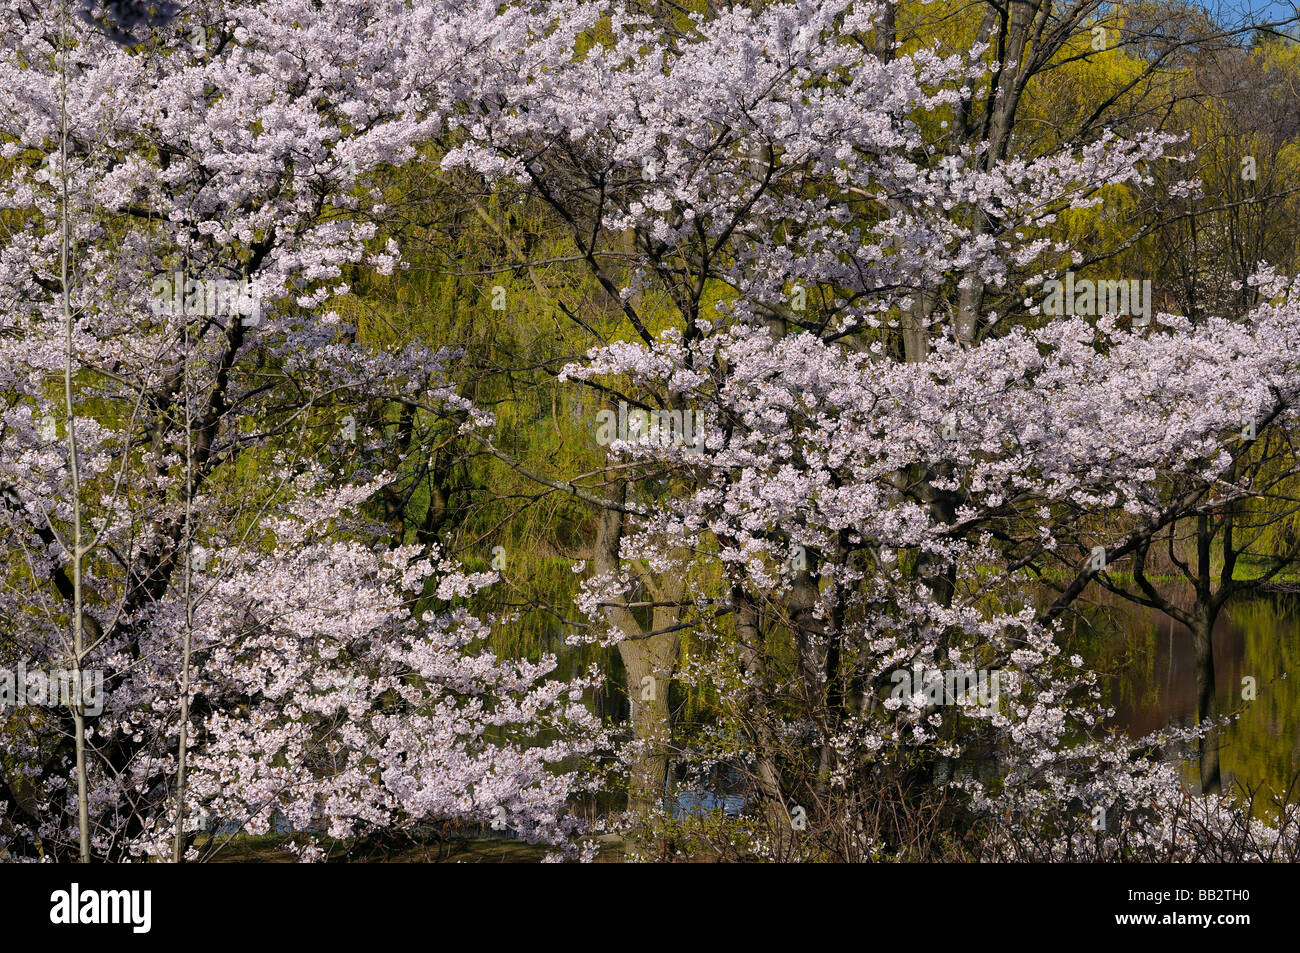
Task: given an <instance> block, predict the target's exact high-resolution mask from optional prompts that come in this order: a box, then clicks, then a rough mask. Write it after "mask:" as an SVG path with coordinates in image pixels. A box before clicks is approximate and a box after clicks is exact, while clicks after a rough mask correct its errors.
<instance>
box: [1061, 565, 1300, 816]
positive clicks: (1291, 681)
mask: <svg viewBox="0 0 1300 953" xmlns="http://www.w3.org/2000/svg"><path fill="white" fill-rule="evenodd" d="M1186 599H1187V603H1188V605H1189V606H1190V604H1191V593H1190V590H1189V591H1188V592H1187V593H1186ZM1074 625H1075V629H1074V631H1075V634H1076V635H1079V636H1084V638H1085V639H1086V640H1087V641H1088V642H1089V643H1090V644H1091V646H1092V651H1091V652H1089V653H1088V654H1089V655H1090V656H1091V658H1092V660H1093V662H1094V664H1095V665H1096V667H1097V669H1098V670H1099V671H1100V672H1102V673H1103V675H1104V676H1106V677H1105V685H1106V688H1107V692H1108V695H1107V700H1108V701H1109V703H1110V704H1111V706H1112V707H1114V708H1115V712H1116V714H1115V721H1116V722H1117V723H1118V724H1119V725H1120V726H1121V727H1123V728H1124V730H1125V731H1126V732H1127V733H1128V734H1130V735H1132V736H1134V737H1136V736H1140V735H1143V734H1145V733H1147V732H1149V731H1154V730H1157V729H1159V728H1162V727H1164V726H1166V725H1171V724H1174V725H1194V724H1195V723H1196V666H1195V656H1194V653H1193V648H1192V637H1191V633H1190V632H1188V631H1187V629H1186V628H1184V627H1183V626H1182V625H1180V624H1179V623H1177V622H1173V621H1172V620H1170V619H1169V618H1168V617H1167V616H1165V615H1164V614H1163V613H1161V612H1157V611H1154V610H1150V609H1147V608H1145V607H1143V606H1138V605H1134V604H1132V603H1128V602H1125V601H1123V600H1121V599H1119V598H1118V597H1111V598H1108V599H1106V600H1102V601H1099V602H1098V603H1097V604H1096V606H1095V607H1094V610H1093V611H1089V612H1088V613H1087V614H1086V617H1085V618H1084V619H1082V620H1079V621H1076V623H1075V624H1074ZM1089 629H1091V630H1092V631H1091V632H1089V631H1087V630H1089ZM1214 667H1215V685H1216V688H1217V694H1218V702H1219V711H1220V712H1222V713H1225V714H1226V713H1229V712H1233V713H1237V714H1238V715H1239V717H1238V718H1237V719H1236V720H1235V721H1234V722H1233V723H1232V725H1231V726H1230V727H1229V728H1228V729H1227V730H1226V731H1225V732H1224V734H1223V736H1222V740H1221V749H1220V750H1221V768H1222V772H1223V786H1224V791H1225V792H1226V791H1228V790H1229V787H1230V785H1233V783H1234V782H1240V783H1241V784H1244V785H1247V786H1256V785H1262V786H1263V788H1264V789H1265V790H1266V791H1267V792H1270V793H1277V792H1281V791H1285V790H1286V789H1287V787H1288V785H1290V784H1291V783H1292V780H1293V778H1294V776H1295V774H1296V772H1297V771H1300V596H1297V595H1295V594H1277V595H1269V596H1259V597H1254V598H1249V599H1245V598H1243V599H1239V600H1237V601H1235V602H1230V603H1229V604H1228V605H1227V606H1226V607H1225V608H1224V610H1223V612H1222V613H1221V614H1220V616H1219V619H1218V623H1217V625H1216V627H1215V630H1214ZM1247 678H1253V679H1254V691H1255V698H1254V699H1253V700H1249V699H1247V698H1245V697H1243V695H1248V694H1249V691H1248V690H1247V685H1248V683H1247V682H1245V681H1244V680H1245V679H1247ZM1189 777H1191V778H1193V779H1194V778H1195V773H1194V772H1190V773H1189ZM1297 794H1300V790H1298V791H1297Z"/></svg>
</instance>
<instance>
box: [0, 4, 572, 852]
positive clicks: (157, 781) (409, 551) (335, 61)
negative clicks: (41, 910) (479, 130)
mask: <svg viewBox="0 0 1300 953" xmlns="http://www.w3.org/2000/svg"><path fill="white" fill-rule="evenodd" d="M126 6H127V7H130V6H131V5H126ZM121 7H123V5H120V4H118V5H114V4H109V5H106V6H91V7H87V8H86V9H81V8H78V7H77V6H75V5H73V4H62V5H55V6H53V7H51V6H50V5H46V4H28V3H20V4H11V5H9V6H8V7H6V8H5V10H4V12H3V14H0V15H2V16H3V33H4V39H3V40H0V72H3V75H4V91H3V93H0V97H3V101H4V102H3V112H4V116H5V118H4V120H2V122H3V124H4V126H3V131H0V141H2V145H0V153H2V154H3V156H4V168H3V181H2V183H0V196H2V198H0V202H2V203H3V205H4V208H5V211H6V215H7V216H8V220H9V222H10V226H11V227H10V228H9V229H8V230H7V231H6V235H5V240H4V250H3V253H2V254H0V257H3V259H4V264H3V266H0V288H2V289H3V290H2V291H0V296H2V297H3V299H4V301H5V307H4V314H3V318H2V319H0V328H2V337H0V350H3V359H2V360H0V366H2V367H3V371H2V372H0V374H2V375H3V381H2V382H0V392H3V395H4V404H3V409H2V410H0V457H2V458H3V463H0V488H2V489H3V500H4V504H3V506H2V507H0V521H3V526H4V535H5V537H6V539H7V541H8V543H7V546H6V555H5V561H4V567H5V569H4V572H5V577H6V585H5V587H4V593H3V595H2V596H0V618H3V620H4V621H3V628H4V631H5V633H6V636H5V640H4V643H3V651H4V655H5V662H6V664H7V666H8V667H11V668H12V665H13V663H17V662H19V661H24V660H25V661H26V664H27V665H28V666H29V667H30V668H36V667H42V668H46V669H49V670H55V669H71V670H73V671H76V672H85V673H89V672H98V673H101V674H102V675H103V677H104V680H105V697H104V700H103V704H102V707H101V706H98V705H97V706H95V708H96V709H97V710H93V711H92V710H90V709H89V708H88V706H87V705H86V704H83V703H82V702H81V700H77V701H76V702H74V703H72V704H70V705H65V706H53V707H49V706H47V707H44V708H23V709H18V710H17V711H15V712H14V713H12V715H6V716H5V720H4V722H3V729H2V734H0V737H3V739H4V741H3V751H4V762H3V765H4V766H3V772H4V776H5V782H6V789H5V790H4V791H3V796H2V797H0V801H3V809H4V823H3V826H0V847H2V848H3V850H4V851H5V852H6V853H7V854H8V855H10V856H18V857H27V856H38V855H39V856H44V857H55V858H63V857H76V856H80V857H81V859H83V860H85V859H90V858H133V857H141V856H171V857H173V858H174V859H177V860H179V859H182V858H184V857H188V858H195V857H199V856H206V854H207V853H210V852H211V850H213V849H214V848H215V846H216V842H215V841H208V842H206V844H207V846H206V847H205V848H204V849H203V850H200V848H199V847H196V846H195V844H194V841H195V834H196V832H197V831H198V830H199V829H200V828H201V827H202V826H203V822H204V819H205V818H206V819H208V820H209V821H210V822H211V823H212V824H219V825H220V828H219V829H222V830H244V831H254V832H256V831H265V830H267V829H269V825H271V824H272V823H273V821H279V820H283V821H285V822H287V823H288V824H289V825H290V826H291V827H292V829H293V830H294V831H295V832H296V833H297V839H296V840H295V842H294V843H295V846H296V847H297V848H299V849H300V850H301V852H302V854H303V856H304V857H308V858H310V857H315V856H319V855H320V851H321V848H320V847H319V846H318V845H317V842H318V841H320V840H321V838H324V837H329V838H335V839H341V840H346V839H350V838H355V837H359V836H362V835H365V834H368V833H370V832H374V831H391V830H402V829H409V828H411V827H412V825H415V824H418V823H421V822H425V821H444V820H453V821H454V820H458V819H459V820H474V821H490V822H491V823H492V824H493V826H494V827H498V828H500V829H506V828H509V829H513V830H515V831H517V832H518V833H519V834H520V835H521V836H524V837H526V838H528V839H531V840H540V841H547V842H551V843H555V844H557V845H563V846H565V847H566V849H572V848H571V844H572V836H571V835H572V834H573V832H574V830H575V824H574V822H573V820H572V818H571V817H570V816H569V815H568V807H567V801H568V798H569V797H570V795H571V794H572V793H573V791H574V790H575V789H576V787H577V786H578V785H579V784H580V774H579V771H580V767H581V761H582V759H583V758H584V757H585V756H586V755H587V754H589V753H590V752H591V751H592V750H593V744H594V742H593V740H592V739H593V734H592V729H593V728H594V727H595V726H594V722H593V720H592V719H591V717H590V716H589V715H588V714H587V712H586V709H585V708H584V707H583V705H582V704H581V700H580V697H581V692H582V689H583V686H584V684H585V682H584V680H583V679H581V678H579V679H577V680H573V681H565V680H560V679H556V678H553V677H551V676H550V673H551V672H552V670H553V668H554V665H555V659H554V657H553V656H552V657H548V658H543V659H542V660H540V661H538V662H532V663H529V662H522V661H520V662H516V661H510V660H502V659H498V658H497V657H496V656H495V655H494V654H493V653H492V652H491V651H489V650H487V649H485V648H484V646H483V641H484V639H485V636H486V634H487V632H488V631H489V628H488V626H489V623H488V622H486V621H484V620H480V619H478V618H476V617H474V616H473V615H471V614H470V613H469V611H468V609H467V608H466V603H467V600H468V599H469V598H470V597H472V596H473V594H474V593H475V592H476V591H477V590H479V589H481V588H482V587H483V586H484V585H487V584H488V583H489V582H490V581H491V577H490V575H483V574H467V573H465V572H464V571H463V570H461V569H460V568H459V567H458V566H457V565H456V563H455V562H454V561H453V560H450V559H448V558H447V557H445V556H443V555H442V554H441V553H440V552H439V551H438V549H437V548H436V547H434V546H430V547H425V548H421V549H414V548H409V547H402V546H400V545H399V544H400V542H401V541H400V540H397V541H393V540H392V539H391V537H390V536H389V534H387V533H385V531H384V529H383V527H382V526H379V525H377V524H376V523H375V522H374V521H373V520H372V519H369V518H367V516H366V502H367V501H368V500H369V499H370V498H371V497H373V496H374V495H375V494H376V493H377V492H378V491H379V490H380V489H381V488H382V487H383V486H385V485H387V484H389V483H391V481H392V480H393V473H392V471H391V470H389V469H386V468H385V466H384V465H383V464H384V461H385V457H384V454H383V450H384V449H385V435H384V433H383V432H382V431H379V432H368V431H367V429H366V427H365V424H364V421H365V420H366V419H367V416H366V408H367V407H368V406H370V405H375V404H378V403H380V402H387V401H391V400H393V399H400V400H402V401H405V402H406V404H408V405H411V406H414V405H417V404H418V405H419V406H420V407H421V408H423V410H422V411H421V412H422V413H423V414H426V415H428V417H429V419H437V420H442V421H444V422H446V424H447V426H449V427H451V428H452V430H453V432H455V431H457V430H463V431H465V432H470V431H473V430H474V429H476V428H481V427H483V426H485V425H486V424H487V423H488V422H489V421H490V418H489V417H488V415H486V414H482V413H480V412H478V411H476V410H475V409H474V408H473V407H471V406H470V405H469V403H468V402H467V401H465V400H463V399H461V398H459V397H458V396H457V395H456V394H455V392H454V389H453V388H452V387H451V386H450V384H449V383H448V380H447V377H446V372H445V371H446V366H447V363H448V361H449V360H451V359H452V358H453V357H454V355H451V354H448V353H445V352H437V351H434V350H431V349H429V348H428V347H425V346H422V345H412V346H409V347H402V348H396V349H394V348H388V349H385V348H381V347H375V346H373V345H368V344H366V343H365V342H363V341H358V340H357V335H356V333H355V328H352V327H349V326H348V325H347V324H346V323H345V322H344V321H343V319H342V318H341V317H340V315H339V313H338V311H337V310H335V309H333V308H332V307H331V305H330V302H331V299H335V298H337V297H338V296H340V295H344V294H346V292H347V290H348V289H347V282H346V280H345V275H346V273H348V271H349V270H355V269H367V270H370V271H372V272H375V273H379V274H388V273H391V272H392V270H393V267H394V265H395V263H396V261H397V249H396V246H395V245H393V244H391V243H390V242H387V241H385V240H384V239H382V238H381V237H380V236H379V229H378V226H377V225H376V224H375V221H374V219H375V216H376V214H377V212H378V211H379V210H381V209H382V196H381V195H380V193H379V191H378V190H377V189H375V188H372V187H368V186H367V185H366V184H365V182H364V179H365V177H366V175H367V174H368V173H369V172H370V171H371V170H374V169H375V168H377V167H379V166H381V165H400V164H402V163H404V162H407V161H409V160H410V159H411V158H412V157H413V156H415V154H416V152H417V149H418V147H419V145H420V144H421V143H422V142H425V141H427V140H428V139H429V137H430V136H432V135H433V134H434V132H435V131H436V130H437V129H438V128H439V125H440V123H441V121H442V112H443V108H444V107H443V105H442V104H438V103H434V102H432V101H430V100H429V99H427V98H426V96H425V94H424V92H423V91H422V89H421V88H418V86H417V82H416V81H417V80H418V79H420V78H421V76H422V73H423V71H426V70H428V71H433V72H438V71H443V70H452V69H454V64H455V61H456V58H457V57H458V56H459V55H460V54H461V52H462V50H461V48H460V47H459V46H458V45H457V43H458V40H457V38H456V37H455V36H454V31H448V30H447V23H448V21H449V19H450V18H451V16H452V14H453V13H454V10H453V9H452V8H450V7H444V6H441V5H437V4H430V5H420V4H417V5H416V6H415V8H414V9H413V8H412V7H411V5H409V4H407V3H398V2H394V3H372V2H364V3H362V2H358V3H343V4H331V5H324V6H323V5H320V4H314V3H308V2H285V3H280V2H277V3H271V4H267V3H237V4H229V3H227V4H221V5H210V6H209V5H203V4H199V5H194V6H188V7H187V8H186V9H185V11H184V12H183V13H180V12H179V11H177V10H174V9H170V8H169V9H168V10H167V11H160V10H159V9H156V8H150V10H149V11H144V12H142V11H141V10H136V11H135V13H139V14H140V15H139V16H135V15H134V14H132V15H130V16H125V19H124V11H123V9H120V8H121ZM79 12H80V13H84V14H85V16H79V15H78V13H79ZM146 12H147V13H148V15H145V13H146ZM125 13H126V14H131V10H126V11H125ZM156 14H161V15H156ZM489 14H490V11H487V10H486V9H485V10H484V11H482V12H481V13H480V17H488V16H489ZM61 376H62V377H64V378H66V388H63V387H60V388H59V389H58V390H56V389H55V387H54V384H55V382H56V381H59V380H60V379H61ZM358 419H361V420H362V421H363V423H362V424H361V426H360V427H359V428H358V423H357V421H358ZM406 449H407V450H408V451H409V452H410V453H412V454H419V453H420V452H421V449H422V448H421V447H419V446H412V447H408V448H406ZM343 459H346V460H347V461H348V463H349V465H348V467H347V471H348V472H347V473H342V472H341V468H340V465H339V464H340V461H341V460H343ZM74 723H75V724H74ZM74 748H75V749H76V750H75V753H74ZM74 754H75V756H74ZM78 787H80V789H81V795H80V799H79V797H78V790H77V789H78ZM79 800H80V802H81V803H80V804H79V803H78V801H79ZM79 828H80V832H79V830H78V829H79Z"/></svg>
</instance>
